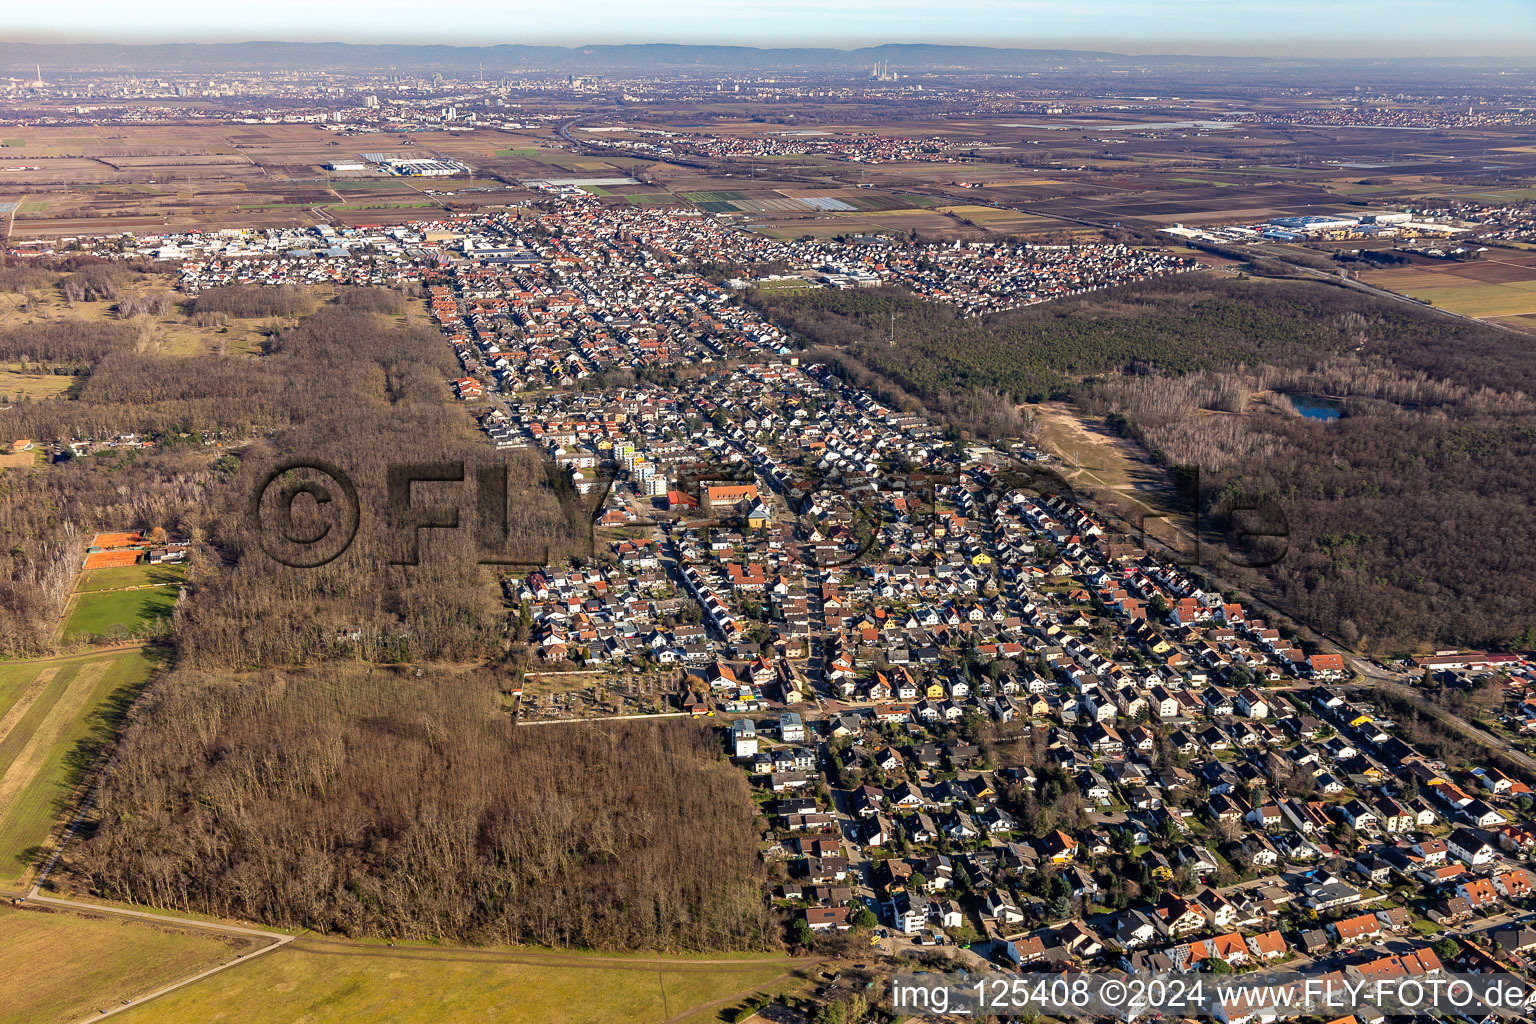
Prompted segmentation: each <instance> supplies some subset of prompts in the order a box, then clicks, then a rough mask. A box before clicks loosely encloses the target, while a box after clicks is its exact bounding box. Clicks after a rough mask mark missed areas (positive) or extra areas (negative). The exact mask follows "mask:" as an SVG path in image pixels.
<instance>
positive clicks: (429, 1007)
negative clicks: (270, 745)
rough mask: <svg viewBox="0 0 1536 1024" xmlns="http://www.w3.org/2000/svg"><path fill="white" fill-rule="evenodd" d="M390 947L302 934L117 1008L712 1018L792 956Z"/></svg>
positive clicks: (785, 984) (632, 1021)
mask: <svg viewBox="0 0 1536 1024" xmlns="http://www.w3.org/2000/svg"><path fill="white" fill-rule="evenodd" d="M518 958H519V955H518V954H497V953H490V952H483V951H479V950H450V949H442V948H435V949H421V948H412V949H406V948H393V949H391V948H388V947H383V946H379V945H372V946H365V945H360V944H357V943H340V942H338V943H319V942H316V941H314V940H309V939H300V940H298V941H297V942H295V943H294V944H293V945H291V946H285V947H284V948H282V949H279V950H275V951H273V952H271V953H268V954H266V955H264V956H262V957H260V958H258V959H255V960H252V961H251V962H250V963H248V964H242V965H240V966H238V967H234V968H231V969H230V970H228V971H224V972H222V973H220V974H218V975H215V976H214V977H211V978H207V979H205V980H203V981H199V982H197V983H195V984H193V985H189V986H187V987H186V988H184V989H182V990H180V991H177V992H172V993H170V994H168V995H165V996H162V997H161V998H159V999H156V1000H154V1001H152V1002H149V1003H146V1004H144V1005H143V1006H141V1007H136V1008H134V1009H132V1010H129V1011H127V1012H125V1013H123V1014H121V1015H120V1019H121V1020H122V1021H123V1024H150V1022H154V1024H205V1022H214V1021H216V1022H219V1024H271V1022H273V1021H304V1022H305V1024H352V1022H354V1021H389V1022H390V1024H441V1022H443V1021H470V1020H479V1021H496V1022H497V1024H588V1022H593V1024H595V1022H598V1021H616V1020H622V1021H625V1022H629V1024H647V1022H650V1024H661V1022H663V1021H671V1022H676V1024H680V1022H682V1021H684V1020H687V1021H690V1022H699V1024H702V1022H705V1021H717V1020H719V1019H720V1017H719V1011H720V1010H721V1009H724V1008H726V1007H729V1006H732V1005H735V1004H737V1003H739V1002H740V1001H741V1000H744V999H745V998H747V997H748V996H750V995H752V994H753V993H756V992H760V991H761V992H775V993H778V992H783V991H786V990H787V989H794V988H798V987H799V986H800V984H802V983H801V982H800V981H799V980H798V979H796V978H794V977H793V976H792V975H791V974H790V970H791V968H792V967H794V966H795V965H794V964H791V963H788V962H783V961H780V962H776V963H767V964H764V963H757V964H753V963H741V964H739V965H736V964H730V963H714V964H707V965H706V964H702V963H694V964H690V963H689V962H688V961H686V960H676V961H656V960H640V959H636V960H634V961H632V962H630V963H624V962H622V961H621V960H615V959H611V958H605V957H584V956H582V955H581V954H571V955H550V954H529V955H527V956H524V957H522V958H521V959H525V960H527V961H529V962H517V959H518Z"/></svg>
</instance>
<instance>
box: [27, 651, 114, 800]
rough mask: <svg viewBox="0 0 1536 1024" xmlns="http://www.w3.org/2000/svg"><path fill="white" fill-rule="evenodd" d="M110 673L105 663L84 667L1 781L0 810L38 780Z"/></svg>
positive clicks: (50, 710)
mask: <svg viewBox="0 0 1536 1024" xmlns="http://www.w3.org/2000/svg"><path fill="white" fill-rule="evenodd" d="M106 669H107V666H106V665H104V664H102V663H101V662H97V663H95V664H92V665H82V666H81V667H80V672H79V674H77V675H76V676H75V678H74V679H73V680H72V681H71V682H70V684H69V685H68V686H67V687H65V689H64V694H63V696H61V697H60V698H59V702H58V703H57V704H55V705H54V706H53V707H52V708H50V709H49V711H48V717H47V718H45V719H43V722H42V724H41V725H39V726H38V729H37V732H35V733H33V734H32V738H31V739H29V740H28V741H27V745H26V746H25V747H23V748H22V750H21V753H20V754H18V755H17V756H16V760H15V761H12V762H11V766H10V767H9V768H7V769H6V772H5V775H4V776H3V777H0V808H3V807H9V806H10V805H11V803H12V802H13V801H14V800H15V799H16V794H17V793H19V792H21V790H22V788H23V787H24V786H26V785H27V784H28V783H30V782H31V781H32V780H33V779H34V778H36V777H37V773H38V772H39V771H40V770H41V768H42V765H43V762H44V761H45V760H46V759H47V757H48V752H49V751H50V750H52V749H53V747H54V745H55V744H57V743H58V742H59V740H60V739H62V738H63V736H64V733H65V732H67V731H68V730H69V727H70V725H71V723H73V722H74V720H75V717H76V716H77V715H78V714H79V713H80V709H81V708H83V707H84V706H85V703H86V701H87V700H88V699H89V698H90V696H91V693H92V692H93V691H94V690H95V689H96V681H97V680H98V679H100V678H101V674H102V673H103V672H105V671H106Z"/></svg>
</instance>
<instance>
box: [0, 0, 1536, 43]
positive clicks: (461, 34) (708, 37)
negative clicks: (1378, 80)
mask: <svg viewBox="0 0 1536 1024" xmlns="http://www.w3.org/2000/svg"><path fill="white" fill-rule="evenodd" d="M7 6H8V7H9V8H10V9H9V10H8V11H7V13H6V15H5V16H4V18H3V19H0V39H4V40H5V41H11V42H22V41H37V42H44V41H46V42H66V41H92V42H228V41H239V40H252V39H260V40H295V41H320V40H324V41H337V42H358V43H373V42H418V43H424V42H431V43H462V44H492V43H551V44H558V45H566V46H570V45H581V44H587V43H649V42H670V43H728V44H734V45H745V46H830V47H838V48H851V47H856V46H864V45H872V44H878V43H886V42H931V43H970V44H978V45H988V46H1024V47H1043V48H1054V47H1065V48H1069V49H1105V50H1115V51H1118V52H1123V53H1191V54H1233V55H1243V54H1270V55H1277V56H1289V55H1301V56H1306V55H1317V56H1340V55H1349V54H1355V53H1358V54H1361V55H1367V56H1417V55H1424V56H1447V55H1457V56H1478V55H1487V56H1536V0H1048V2H1047V0H949V2H943V0H561V2H549V0H539V2H530V0H455V2H453V3H449V4H444V5H437V4H432V3H423V2H422V0H326V2H315V0H262V2H260V3H254V4H252V3H229V2H219V0H213V2H208V0H196V2H190V0H156V2H153V3H142V4H141V3H124V2H123V0H74V2H73V3H71V4H69V5H68V6H67V7H65V8H56V7H52V6H51V5H47V4H24V3H19V2H18V3H15V4H9V5H7Z"/></svg>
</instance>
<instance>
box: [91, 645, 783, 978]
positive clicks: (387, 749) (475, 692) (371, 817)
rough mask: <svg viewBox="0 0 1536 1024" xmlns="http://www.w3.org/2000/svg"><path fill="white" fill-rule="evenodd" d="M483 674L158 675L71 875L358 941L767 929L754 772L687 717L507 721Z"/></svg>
mask: <svg viewBox="0 0 1536 1024" xmlns="http://www.w3.org/2000/svg"><path fill="white" fill-rule="evenodd" d="M497 696H498V695H497V692H496V680H495V677H494V676H493V674H492V673H491V672H490V671H488V670H483V669H482V670H471V671H465V672H454V671H450V670H446V669H441V668H438V669H432V670H427V671H426V672H425V673H417V672H416V671H414V670H411V669H406V668H400V669H377V670H373V671H368V670H364V669H360V668H350V669H339V668H326V669H314V670H304V671H297V672H288V671H284V672H261V673H255V674H250V675H245V676H241V677H238V678H235V679H231V678H230V677H229V676H228V675H223V674H218V675H208V674H204V673H200V672H192V671H185V670H183V671H179V672H177V673H176V674H175V675H173V676H172V677H169V678H168V679H166V680H163V681H161V682H160V683H157V684H156V685H155V687H154V688H153V690H152V691H151V693H150V697H149V700H148V703H147V705H146V706H145V707H144V708H142V709H141V713H140V714H139V715H138V716H137V718H136V720H135V722H134V723H133V725H132V727H131V728H130V730H129V732H128V733H127V735H126V737H125V738H124V741H123V743H122V745H121V752H120V755H119V764H118V767H117V768H116V769H115V770H114V771H113V773H112V775H111V777H110V780H109V783H108V785H107V787H106V788H105V789H104V791H103V793H102V795H101V802H102V810H103V813H104V816H105V824H104V825H103V827H102V828H101V829H100V830H99V831H98V832H97V834H96V835H95V836H94V837H93V838H92V839H91V840H90V841H89V842H88V843H87V844H86V845H85V848H84V852H83V853H82V854H81V855H80V857H79V864H78V870H79V871H80V872H81V873H82V874H84V875H85V876H86V877H87V878H88V879H89V880H90V882H91V884H92V886H93V888H94V889H96V890H97V891H98V892H100V893H102V894H103V895H106V896H109V897H111V898H115V899H121V900H127V901H131V902H138V903H149V904H154V905H156V906H165V907H174V908H178V909H182V910H189V911H195V912H202V913H212V914H218V915H221V916H234V917H241V918H250V919H254V920H260V921H267V922H270V923H273V924H278V925H284V926H294V927H308V928H315V929H319V930H321V931H334V932H342V933H345V934H347V935H352V936H378V935H388V936H396V937H406V938H450V939H462V940H470V941H476V942H494V943H536V944H540V945H572V946H589V947H607V948H623V949H686V950H726V949H749V948H762V947H764V946H765V945H768V944H769V943H770V941H771V940H770V936H769V931H768V921H767V913H766V908H765V906H764V903H763V898H762V886H763V870H764V869H763V867H762V864H761V862H760V860H759V859H758V857H757V854H756V845H755V840H756V834H755V832H754V825H753V811H752V805H751V802H750V800H749V798H748V794H747V781H746V778H745V776H743V775H742V773H741V772H740V771H738V770H736V769H735V768H733V767H732V766H731V765H729V764H728V763H727V762H726V761H725V759H724V757H723V756H722V754H721V752H720V749H719V742H718V740H717V739H716V738H715V737H714V736H713V735H712V734H711V732H710V730H709V729H708V728H707V727H706V726H704V725H702V724H699V723H694V722H686V721H668V722H652V723H646V722H621V723H607V724H602V725H569V726H543V727H525V728H513V727H512V726H511V724H510V722H509V720H508V719H507V718H506V716H505V715H497V714H493V707H494V703H493V702H494V701H495V700H496V699H497Z"/></svg>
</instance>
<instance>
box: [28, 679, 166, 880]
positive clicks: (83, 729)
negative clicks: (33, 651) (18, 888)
mask: <svg viewBox="0 0 1536 1024" xmlns="http://www.w3.org/2000/svg"><path fill="white" fill-rule="evenodd" d="M154 666H155V660H154V657H153V656H152V655H150V654H148V653H146V652H145V651H144V650H142V649H133V650H127V651H116V652H113V653H110V654H83V655H79V656H77V657H70V658H57V659H48V660H39V661H13V662H5V663H0V884H8V883H11V882H13V881H18V880H20V879H21V878H23V877H24V876H25V875H26V873H27V871H28V869H29V868H30V866H31V864H32V861H33V857H34V855H35V853H36V851H37V850H38V848H39V847H40V846H42V845H43V843H44V841H45V840H46V839H47V836H48V832H49V830H50V829H51V828H52V827H53V825H54V823H55V822H56V821H57V820H58V818H59V815H60V813H61V811H62V810H63V809H64V807H65V806H66V805H67V803H68V801H69V798H70V796H71V794H72V793H73V792H74V790H75V787H76V786H77V785H78V784H79V781H80V775H81V772H82V771H83V770H84V766H85V765H86V764H88V763H89V761H90V758H91V756H92V755H93V754H94V752H95V751H96V750H97V749H99V748H100V746H101V745H102V744H103V743H104V742H105V741H106V740H107V739H108V737H109V735H110V733H111V730H112V726H113V722H114V721H115V719H116V717H117V715H118V713H119V712H120V709H121V706H122V704H123V702H124V701H125V699H126V698H128V697H130V696H131V695H132V694H133V693H135V692H137V690H138V688H139V687H140V686H141V685H142V684H143V683H144V682H145V681H146V680H148V678H149V676H150V673H151V671H152V670H153V669H154Z"/></svg>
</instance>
